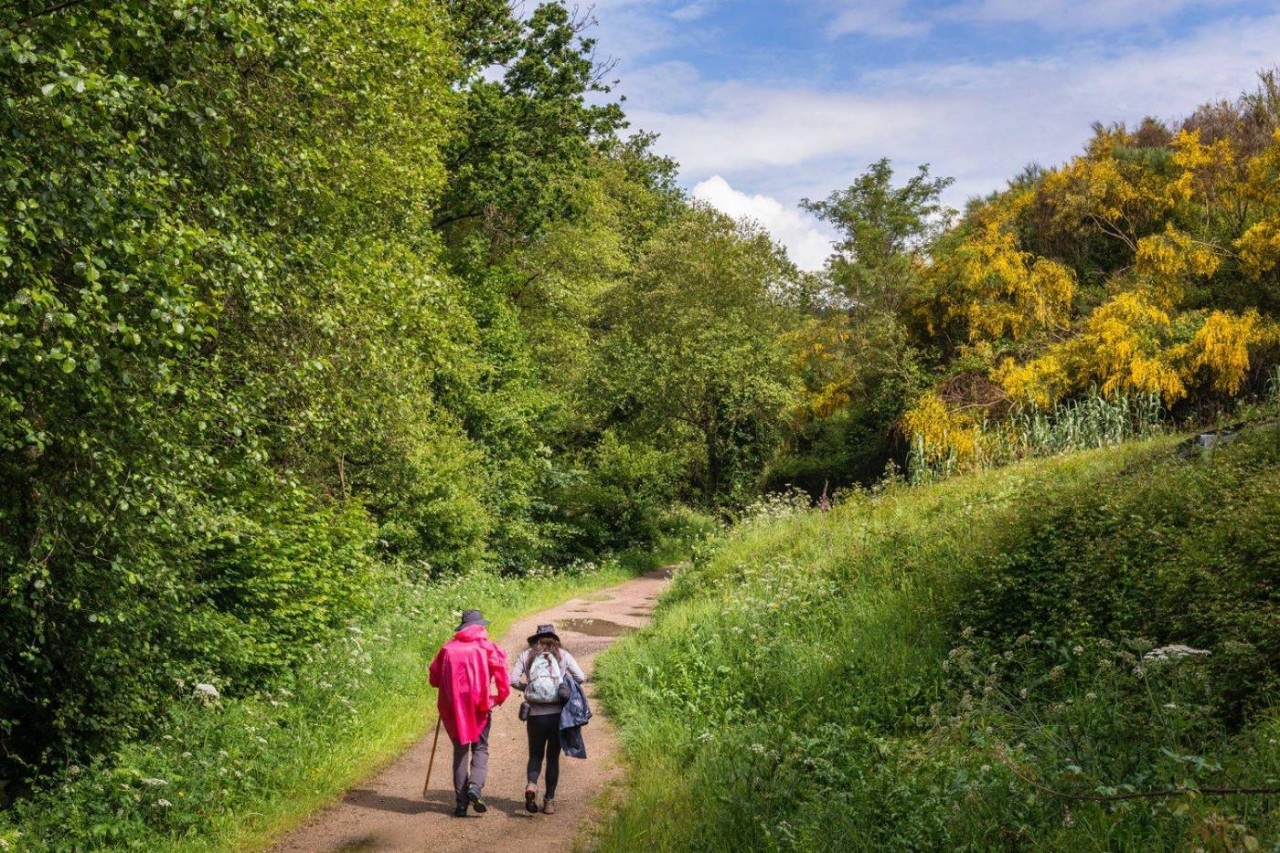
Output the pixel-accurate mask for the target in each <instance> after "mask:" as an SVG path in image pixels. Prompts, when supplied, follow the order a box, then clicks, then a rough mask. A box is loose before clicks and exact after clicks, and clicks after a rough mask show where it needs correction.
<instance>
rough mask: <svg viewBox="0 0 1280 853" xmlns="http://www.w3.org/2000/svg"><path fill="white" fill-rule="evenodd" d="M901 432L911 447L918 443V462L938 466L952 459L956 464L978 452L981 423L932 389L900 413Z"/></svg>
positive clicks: (969, 460)
mask: <svg viewBox="0 0 1280 853" xmlns="http://www.w3.org/2000/svg"><path fill="white" fill-rule="evenodd" d="M901 427H902V432H903V433H905V434H906V435H907V436H909V437H910V439H911V442H912V446H921V447H922V448H923V451H924V459H923V460H921V461H922V462H924V463H926V464H928V465H930V466H939V465H943V464H945V463H947V462H948V460H951V461H954V463H955V464H956V465H957V466H958V467H964V466H966V465H968V464H970V463H972V462H973V461H974V459H975V457H976V456H977V452H978V439H979V433H980V432H981V424H980V423H979V422H978V419H977V416H976V415H975V414H974V413H973V412H971V411H970V412H964V411H956V410H954V409H952V408H951V407H949V406H948V405H947V403H946V401H945V400H943V399H942V397H940V396H938V393H937V392H936V391H929V392H927V393H925V394H924V395H922V396H921V397H920V398H919V399H917V400H916V402H915V404H914V405H912V407H911V408H910V409H908V410H907V412H906V414H904V415H903V416H902V421H901Z"/></svg>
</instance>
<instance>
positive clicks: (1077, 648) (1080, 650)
mask: <svg viewBox="0 0 1280 853" xmlns="http://www.w3.org/2000/svg"><path fill="white" fill-rule="evenodd" d="M1071 651H1072V652H1073V653H1075V654H1077V655H1082V654H1084V646H1080V645H1075V646H1072V647H1071Z"/></svg>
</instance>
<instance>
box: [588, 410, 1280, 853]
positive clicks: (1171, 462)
mask: <svg viewBox="0 0 1280 853" xmlns="http://www.w3.org/2000/svg"><path fill="white" fill-rule="evenodd" d="M1276 436H1277V433H1276V432H1275V431H1274V430H1272V431H1261V430H1260V431H1258V432H1256V433H1254V434H1253V435H1252V436H1251V437H1250V438H1249V439H1247V440H1245V441H1242V442H1238V443H1236V444H1233V445H1231V446H1229V447H1225V448H1220V449H1218V450H1216V451H1214V452H1213V453H1212V454H1211V455H1208V456H1203V457H1193V458H1190V459H1186V458H1183V457H1182V456H1181V455H1180V454H1177V453H1175V452H1174V446H1173V442H1172V441H1169V440H1158V441H1156V442H1154V443H1147V444H1142V445H1129V446H1125V447H1122V448H1119V449H1109V450H1105V451H1095V452H1093V453H1086V454H1079V455H1076V456H1072V457H1066V458H1060V459H1055V460H1049V461H1044V462H1032V463H1024V464H1021V465H1018V466H1014V467H1008V468H1004V469H1002V470H1000V471H997V472H988V473H985V474H982V475H977V476H971V477H957V478H954V479H951V480H949V481H947V482H945V483H941V484H937V485H931V486H925V487H920V488H914V489H909V490H908V489H903V488H901V487H890V488H888V489H887V490H885V491H882V492H879V493H878V494H868V493H857V494H853V495H850V496H848V497H846V498H845V499H844V501H843V502H842V503H838V504H837V505H836V506H835V507H834V508H833V509H831V510H830V511H827V512H819V511H801V512H799V513H794V512H788V513H781V514H772V515H774V518H773V520H770V519H769V518H768V517H760V518H758V520H757V521H755V522H753V523H751V524H749V525H746V526H744V527H742V528H740V529H739V530H737V531H736V532H734V533H732V534H730V535H728V536H726V537H724V538H722V539H721V540H719V543H718V546H717V547H716V548H715V549H714V550H712V551H711V552H710V553H708V554H704V556H702V557H701V558H700V559H699V560H697V561H696V562H695V564H694V566H693V567H692V568H690V569H687V570H684V571H682V572H681V573H680V574H679V575H678V576H677V578H676V581H675V584H674V586H673V588H672V590H671V592H670V593H669V594H668V596H667V597H666V598H664V600H663V602H662V605H661V607H660V608H659V611H658V614H657V620H656V624H655V626H654V627H653V628H652V629H650V630H648V631H645V632H641V633H639V634H637V635H634V636H632V637H629V638H627V639H626V640H625V641H624V642H623V643H621V644H619V645H618V646H615V647H614V648H613V649H611V650H610V651H609V652H608V653H607V654H606V655H605V656H604V658H603V659H602V660H601V661H599V662H598V672H599V673H600V674H601V691H602V695H603V697H604V699H605V701H606V703H607V705H608V707H609V709H610V711H611V713H613V714H614V715H615V717H616V719H618V720H619V723H620V726H621V730H622V734H623V738H624V742H625V744H626V747H627V750H628V755H629V761H630V763H631V766H632V776H631V781H630V783H629V787H628V790H627V792H626V795H625V797H623V798H622V800H621V804H620V808H619V812H618V814H617V815H616V817H615V818H614V819H613V820H612V821H611V823H610V825H609V826H607V827H606V828H604V830H603V836H602V838H601V843H602V844H603V845H604V846H609V847H617V848H620V849H629V848H632V847H639V846H645V847H646V848H649V849H672V850H674V849H720V848H721V847H722V846H723V843H724V839H726V838H733V839H734V843H735V844H737V845H745V846H749V847H753V848H760V849H776V848H795V849H805V850H828V849H837V848H838V847H839V846H840V845H841V844H846V845H847V840H848V839H849V838H858V839H860V840H863V842H864V843H865V844H866V845H868V846H874V847H876V848H887V849H921V848H926V849H966V850H967V849H972V850H978V849H989V848H990V846H991V844H992V843H993V835H992V832H993V827H999V830H998V832H999V833H1000V835H999V839H1000V843H1002V844H1004V843H1007V844H1008V845H1011V846H1018V847H1028V848H1032V849H1042V848H1052V849H1079V848H1082V847H1086V848H1093V847H1123V848H1130V847H1132V848H1169V847H1176V846H1178V845H1180V844H1183V843H1185V842H1186V839H1188V838H1191V839H1209V841H1207V842H1205V843H1206V844H1212V843H1215V841H1214V840H1215V839H1217V840H1218V842H1217V843H1221V844H1223V845H1224V846H1226V847H1229V846H1230V845H1231V844H1236V845H1246V844H1253V843H1254V842H1258V843H1262V842H1263V841H1265V840H1266V839H1268V838H1274V837H1275V834H1276V832H1277V826H1276V822H1275V821H1276V815H1275V812H1274V810H1273V809H1271V808H1270V807H1269V803H1268V802H1267V801H1266V798H1259V797H1250V796H1241V795H1237V796H1199V795H1197V794H1196V793H1195V790H1196V789H1200V788H1224V789H1233V788H1241V787H1264V788H1265V787H1273V786H1274V780H1275V778H1276V774H1277V771H1278V770H1280V752H1278V751H1277V748H1276V744H1275V739H1276V726H1275V704H1274V703H1275V697H1276V692H1275V687H1276V679H1277V677H1278V674H1277V671H1276V668H1275V661H1276V657H1275V655H1274V654H1273V649H1274V644H1275V643H1276V641H1277V634H1276V631H1277V624H1280V623H1277V621H1276V618H1275V617H1276V614H1275V612H1274V611H1275V602H1274V600H1273V598H1274V597H1273V596H1272V595H1271V589H1272V587H1273V584H1272V583H1271V582H1270V581H1269V580H1267V578H1266V573H1267V572H1268V571H1269V569H1268V568H1267V567H1268V566H1270V565H1271V564H1272V563H1273V562H1274V561H1275V559H1276V554H1275V553H1274V552H1275V537H1274V536H1272V535H1270V534H1268V533H1264V532H1263V531H1266V530H1270V529H1271V528H1272V527H1273V526H1274V524H1275V519H1274V518H1273V516H1274V514H1275V507H1276V505H1277V503H1276V501H1275V495H1274V491H1275V489H1276V488H1277V474H1276V472H1277V471H1280V466H1278V465H1277V462H1278V461H1280V444H1277V440H1276ZM1184 790H1186V791H1187V792H1186V793H1183V791H1184ZM1154 791H1167V792H1168V793H1166V794H1165V795H1163V796H1156V797H1145V796H1143V797H1137V798H1133V799H1124V798H1123V797H1124V795H1126V794H1130V793H1140V794H1146V793H1148V792H1154ZM1108 797H1119V798H1118V799H1115V800H1108V799H1107V798H1108ZM1092 798H1101V799H1092ZM659 815H660V816H662V819H661V820H659V819H658V816H659ZM1250 839H1252V841H1251V840H1250Z"/></svg>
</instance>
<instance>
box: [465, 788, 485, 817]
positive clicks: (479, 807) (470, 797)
mask: <svg viewBox="0 0 1280 853" xmlns="http://www.w3.org/2000/svg"><path fill="white" fill-rule="evenodd" d="M467 802H469V803H471V808H473V809H475V810H476V814H484V813H485V812H487V811H488V810H489V807H488V806H486V805H485V804H484V800H482V799H480V789H479V788H477V787H476V786H475V785H472V786H471V787H470V788H468V789H467Z"/></svg>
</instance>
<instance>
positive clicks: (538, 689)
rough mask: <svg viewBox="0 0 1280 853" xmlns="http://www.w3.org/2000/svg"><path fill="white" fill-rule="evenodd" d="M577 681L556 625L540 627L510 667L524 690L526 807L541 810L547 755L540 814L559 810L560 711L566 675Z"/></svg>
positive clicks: (579, 678)
mask: <svg viewBox="0 0 1280 853" xmlns="http://www.w3.org/2000/svg"><path fill="white" fill-rule="evenodd" d="M566 675H567V676H568V677H569V678H572V679H573V680H574V681H575V682H577V683H578V684H581V683H582V682H583V681H585V680H586V678H587V677H586V675H584V674H583V672H582V668H581V667H580V666H578V662H577V661H576V660H574V659H573V655H571V654H569V653H568V652H567V651H565V650H564V649H562V648H561V647H560V637H559V636H558V635H557V634H556V626H555V625H539V626H538V630H537V631H535V632H534V633H533V636H531V637H529V648H527V649H525V650H524V651H523V652H522V653H521V654H520V657H519V658H517V659H516V662H515V664H514V665H513V666H512V667H511V675H510V681H511V683H512V685H513V686H514V687H515V688H516V689H517V690H522V691H524V704H523V705H521V707H520V717H521V719H523V720H524V721H525V729H526V731H527V732H528V735H529V765H528V768H527V770H528V772H527V774H526V776H527V778H528V780H529V784H528V786H527V787H526V788H525V791H524V807H525V808H526V809H528V810H529V811H530V812H536V811H537V810H538V803H537V800H538V777H539V776H540V775H541V774H542V764H543V760H544V758H545V760H546V764H547V787H546V792H545V793H544V795H543V798H542V813H543V814H555V813H556V807H555V798H556V783H557V782H558V781H559V780H560V712H561V711H562V710H563V709H564V706H565V703H566V702H567V701H568V699H569V686H568V684H567V683H566V681H565V676H566Z"/></svg>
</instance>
